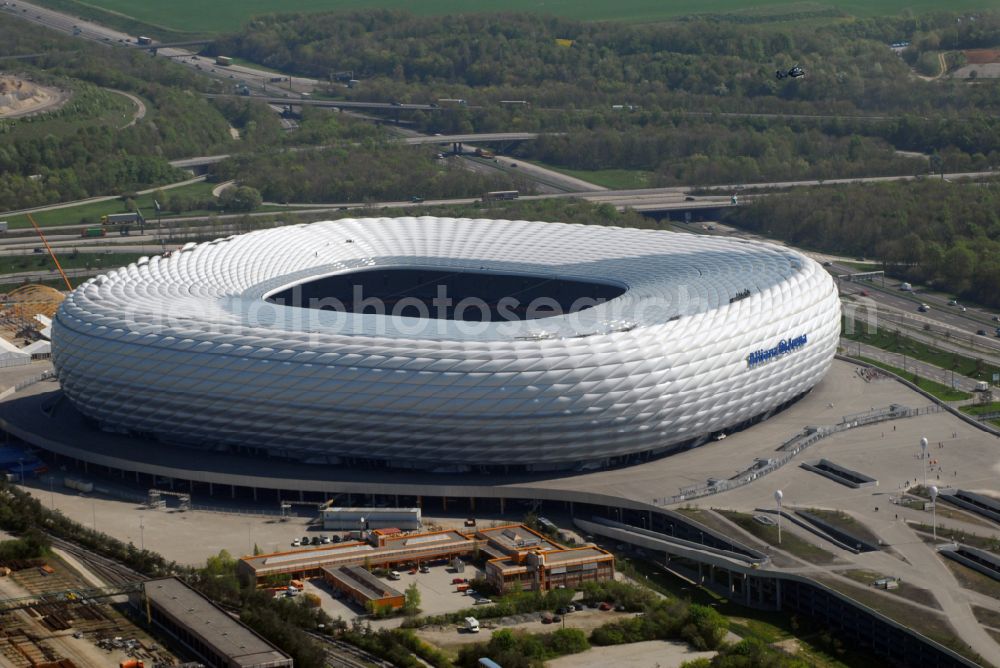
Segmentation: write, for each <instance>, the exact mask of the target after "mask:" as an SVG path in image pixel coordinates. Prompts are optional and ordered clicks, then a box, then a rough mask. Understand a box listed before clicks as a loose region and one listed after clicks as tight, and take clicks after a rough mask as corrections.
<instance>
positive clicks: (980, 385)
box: [975, 380, 990, 392]
mask: <svg viewBox="0 0 1000 668" xmlns="http://www.w3.org/2000/svg"><path fill="white" fill-rule="evenodd" d="M989 389H990V384H989V383H987V382H986V381H985V380H977V381H976V389H975V391H976V392H986V391H987V390H989Z"/></svg>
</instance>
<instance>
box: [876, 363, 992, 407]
mask: <svg viewBox="0 0 1000 668" xmlns="http://www.w3.org/2000/svg"><path fill="white" fill-rule="evenodd" d="M858 359H860V360H861V361H863V362H867V363H868V364H871V365H872V366H877V367H879V368H880V369H885V370H886V371H891V372H892V373H894V374H896V375H897V376H899V377H901V378H905V379H906V380H908V381H910V382H911V383H914V384H916V385H917V387H919V388H920V389H921V390H923V391H924V392H928V393H929V394H932V395H934V396H935V397H937V398H938V399H940V400H941V401H964V400H966V399H969V398H971V397H972V395H971V394H969V393H968V392H962V391H961V390H953V389H951V388H950V387H948V386H947V385H942V384H941V383H935V382H934V381H933V380H927V379H926V378H921V377H919V376H915V375H914V374H912V373H910V372H909V371H903V370H902V369H900V368H899V367H894V366H892V365H891V364H886V363H884V362H879V361H878V360H873V359H869V358H867V357H859V358H858Z"/></svg>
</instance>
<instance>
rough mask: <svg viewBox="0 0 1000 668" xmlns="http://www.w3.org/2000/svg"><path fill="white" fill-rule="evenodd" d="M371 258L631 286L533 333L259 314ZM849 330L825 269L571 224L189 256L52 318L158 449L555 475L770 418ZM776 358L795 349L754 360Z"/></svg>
mask: <svg viewBox="0 0 1000 668" xmlns="http://www.w3.org/2000/svg"><path fill="white" fill-rule="evenodd" d="M373 267H432V268H436V269H441V268H454V269H456V270H459V269H467V270H475V271H480V272H482V271H488V272H503V273H513V274H529V275H533V276H549V275H552V276H559V277H564V278H573V279H577V280H583V281H588V280H589V281H595V282H602V283H610V284H615V285H619V286H624V287H626V288H627V289H626V291H625V292H624V294H622V295H621V296H619V297H617V298H614V299H611V300H608V301H606V302H605V303H602V304H600V305H597V306H594V307H593V308H588V309H586V310H582V311H580V312H578V313H575V314H572V315H562V316H554V317H548V318H542V319H536V320H527V321H522V322H490V323H480V322H461V321H452V320H438V319H428V318H417V317H408V316H406V315H392V314H391V313H390V314H387V315H379V314H377V313H338V312H333V311H326V310H319V309H315V308H313V309H306V308H294V307H290V306H280V305H276V304H272V303H269V302H267V301H265V297H267V296H268V295H270V294H273V293H275V292H277V291H278V290H279V289H282V288H286V287H288V286H290V285H294V284H297V283H301V282H305V281H308V280H311V279H314V278H317V277H321V276H327V275H331V274H337V273H345V272H350V271H357V270H359V269H371V268H373ZM839 328H840V304H839V301H838V298H837V292H836V288H835V286H834V283H833V281H832V279H831V277H830V276H829V275H828V274H827V273H826V272H825V271H824V270H823V269H822V268H821V267H820V266H819V265H818V264H817V263H816V262H814V261H812V260H810V259H808V258H806V257H804V256H802V255H801V254H799V253H797V252H795V251H793V250H790V249H786V248H780V247H776V246H771V245H767V244H762V243H756V242H747V241H740V240H732V239H723V238H716V237H708V236H698V235H691V234H679V233H671V232H663V231H650V230H635V229H622V228H614V227H600V226H581V225H567V224H561V223H541V222H527V221H505V220H456V219H444V218H429V217H428V218H396V219H357V220H356V219H347V220H340V221H331V222H322V223H314V224H311V225H299V226H294V227H283V228H277V229H273V230H266V231H260V232H254V233H251V234H246V235H243V236H235V237H229V238H228V239H219V240H216V241H214V242H210V243H204V244H200V245H194V244H188V245H187V246H185V247H184V249H182V250H180V251H176V252H174V253H173V254H172V255H171V256H170V257H153V258H141V259H140V260H139V261H138V262H137V263H135V264H132V265H129V266H128V267H125V268H122V269H119V270H117V271H114V272H111V273H109V274H107V275H105V276H100V277H97V278H96V279H92V280H90V281H88V282H87V283H86V284H84V285H82V286H80V287H79V288H78V289H77V290H76V291H75V292H73V293H72V294H71V295H70V296H69V297H68V298H67V299H66V300H65V301H64V302H63V304H62V306H61V307H60V309H59V311H58V313H57V314H56V317H55V322H54V323H53V333H52V353H53V362H54V364H55V368H56V371H57V374H58V378H59V381H60V382H61V384H62V388H63V390H64V392H65V394H66V396H68V397H69V399H70V400H71V401H72V402H73V403H74V404H75V406H76V407H77V408H78V409H79V410H80V411H81V412H82V413H83V414H85V415H86V416H88V417H90V418H93V419H94V420H96V421H97V422H98V423H99V424H100V425H101V426H102V427H103V428H105V429H113V430H118V431H127V432H133V433H137V434H141V435H145V436H147V437H149V438H150V447H156V446H155V441H156V440H162V441H166V442H171V443H180V444H187V445H191V446H194V447H203V448H211V449H219V450H233V449H235V450H238V451H241V452H246V451H250V452H253V451H257V452H260V451H268V452H269V453H271V454H273V455H277V456H288V457H292V458H297V459H303V460H307V461H315V462H329V463H338V462H340V463H350V462H363V461H364V462H373V463H386V464H388V465H390V466H399V467H404V468H407V467H415V468H430V469H434V468H439V469H440V467H448V466H462V467H464V466H475V465H488V466H523V467H527V468H547V467H555V468H558V467H566V466H572V465H574V464H577V463H581V462H608V461H621V458H622V457H623V456H627V455H635V454H636V453H647V452H662V451H666V450H669V449H670V448H671V446H675V447H676V446H678V445H680V444H688V443H691V442H693V441H694V442H697V441H698V440H703V439H704V438H705V437H707V436H708V435H711V434H713V433H716V432H719V431H721V430H725V429H727V428H731V427H734V426H737V425H741V424H744V423H745V422H746V421H748V420H751V419H753V418H756V417H759V416H761V415H764V414H766V413H768V412H769V411H771V410H773V409H774V408H776V407H778V406H780V405H782V404H784V403H785V402H788V401H790V400H792V399H794V398H796V397H798V396H800V395H801V394H803V393H804V392H806V391H808V390H809V389H810V388H811V387H812V386H813V385H815V384H816V383H817V382H818V381H819V380H820V379H821V378H822V377H823V375H824V374H825V373H826V371H827V369H828V368H829V365H830V363H831V361H832V358H833V355H834V352H835V349H836V346H837V339H838V332H839ZM782 341H785V342H789V341H794V342H795V343H794V345H790V346H782V345H781V342H782ZM778 346H780V348H776V347H778ZM772 349H773V350H776V351H777V350H780V351H781V352H782V354H776V355H773V356H768V358H767V359H766V360H764V361H762V362H761V363H757V364H750V363H748V357H749V356H751V355H752V354H753V353H755V352H756V351H764V350H772Z"/></svg>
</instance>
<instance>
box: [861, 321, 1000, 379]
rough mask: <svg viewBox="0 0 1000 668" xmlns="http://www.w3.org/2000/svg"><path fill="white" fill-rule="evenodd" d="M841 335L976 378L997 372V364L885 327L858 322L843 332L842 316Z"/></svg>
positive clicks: (974, 340) (985, 377) (987, 377)
mask: <svg viewBox="0 0 1000 668" xmlns="http://www.w3.org/2000/svg"><path fill="white" fill-rule="evenodd" d="M843 337H844V338H845V339H850V340H852V341H861V342H862V343H867V344H868V345H870V346H875V347H876V348H881V349H882V350H887V351H889V352H892V353H899V354H900V355H902V354H905V355H906V356H907V357H910V358H913V359H917V360H921V361H923V362H927V363H928V364H933V365H934V366H936V367H940V368H942V369H952V370H954V371H955V373H956V374H959V375H962V376H967V377H969V378H975V379H976V380H990V379H991V378H993V374H994V373H1000V367H995V366H993V365H992V364H987V363H986V362H983V361H982V360H979V359H975V358H973V357H969V356H968V355H960V354H958V353H952V352H949V351H947V350H942V349H941V348H937V347H935V346H932V345H930V344H927V343H924V342H922V341H917V340H916V339H912V338H910V337H908V336H906V335H905V334H903V333H901V332H899V331H897V330H892V329H888V328H885V327H883V328H880V329H878V330H877V331H875V332H870V331H868V327H867V326H865V325H864V324H862V325H860V326H858V327H856V328H855V330H854V331H853V332H852V333H847V330H846V320H845V329H844V333H843ZM971 340H972V342H973V343H974V342H976V338H975V337H973V338H972V339H971Z"/></svg>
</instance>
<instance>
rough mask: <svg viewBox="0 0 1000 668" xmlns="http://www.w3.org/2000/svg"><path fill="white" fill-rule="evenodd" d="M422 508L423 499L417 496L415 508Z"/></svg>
mask: <svg viewBox="0 0 1000 668" xmlns="http://www.w3.org/2000/svg"><path fill="white" fill-rule="evenodd" d="M423 507H424V497H422V496H418V497H417V508H423Z"/></svg>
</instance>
